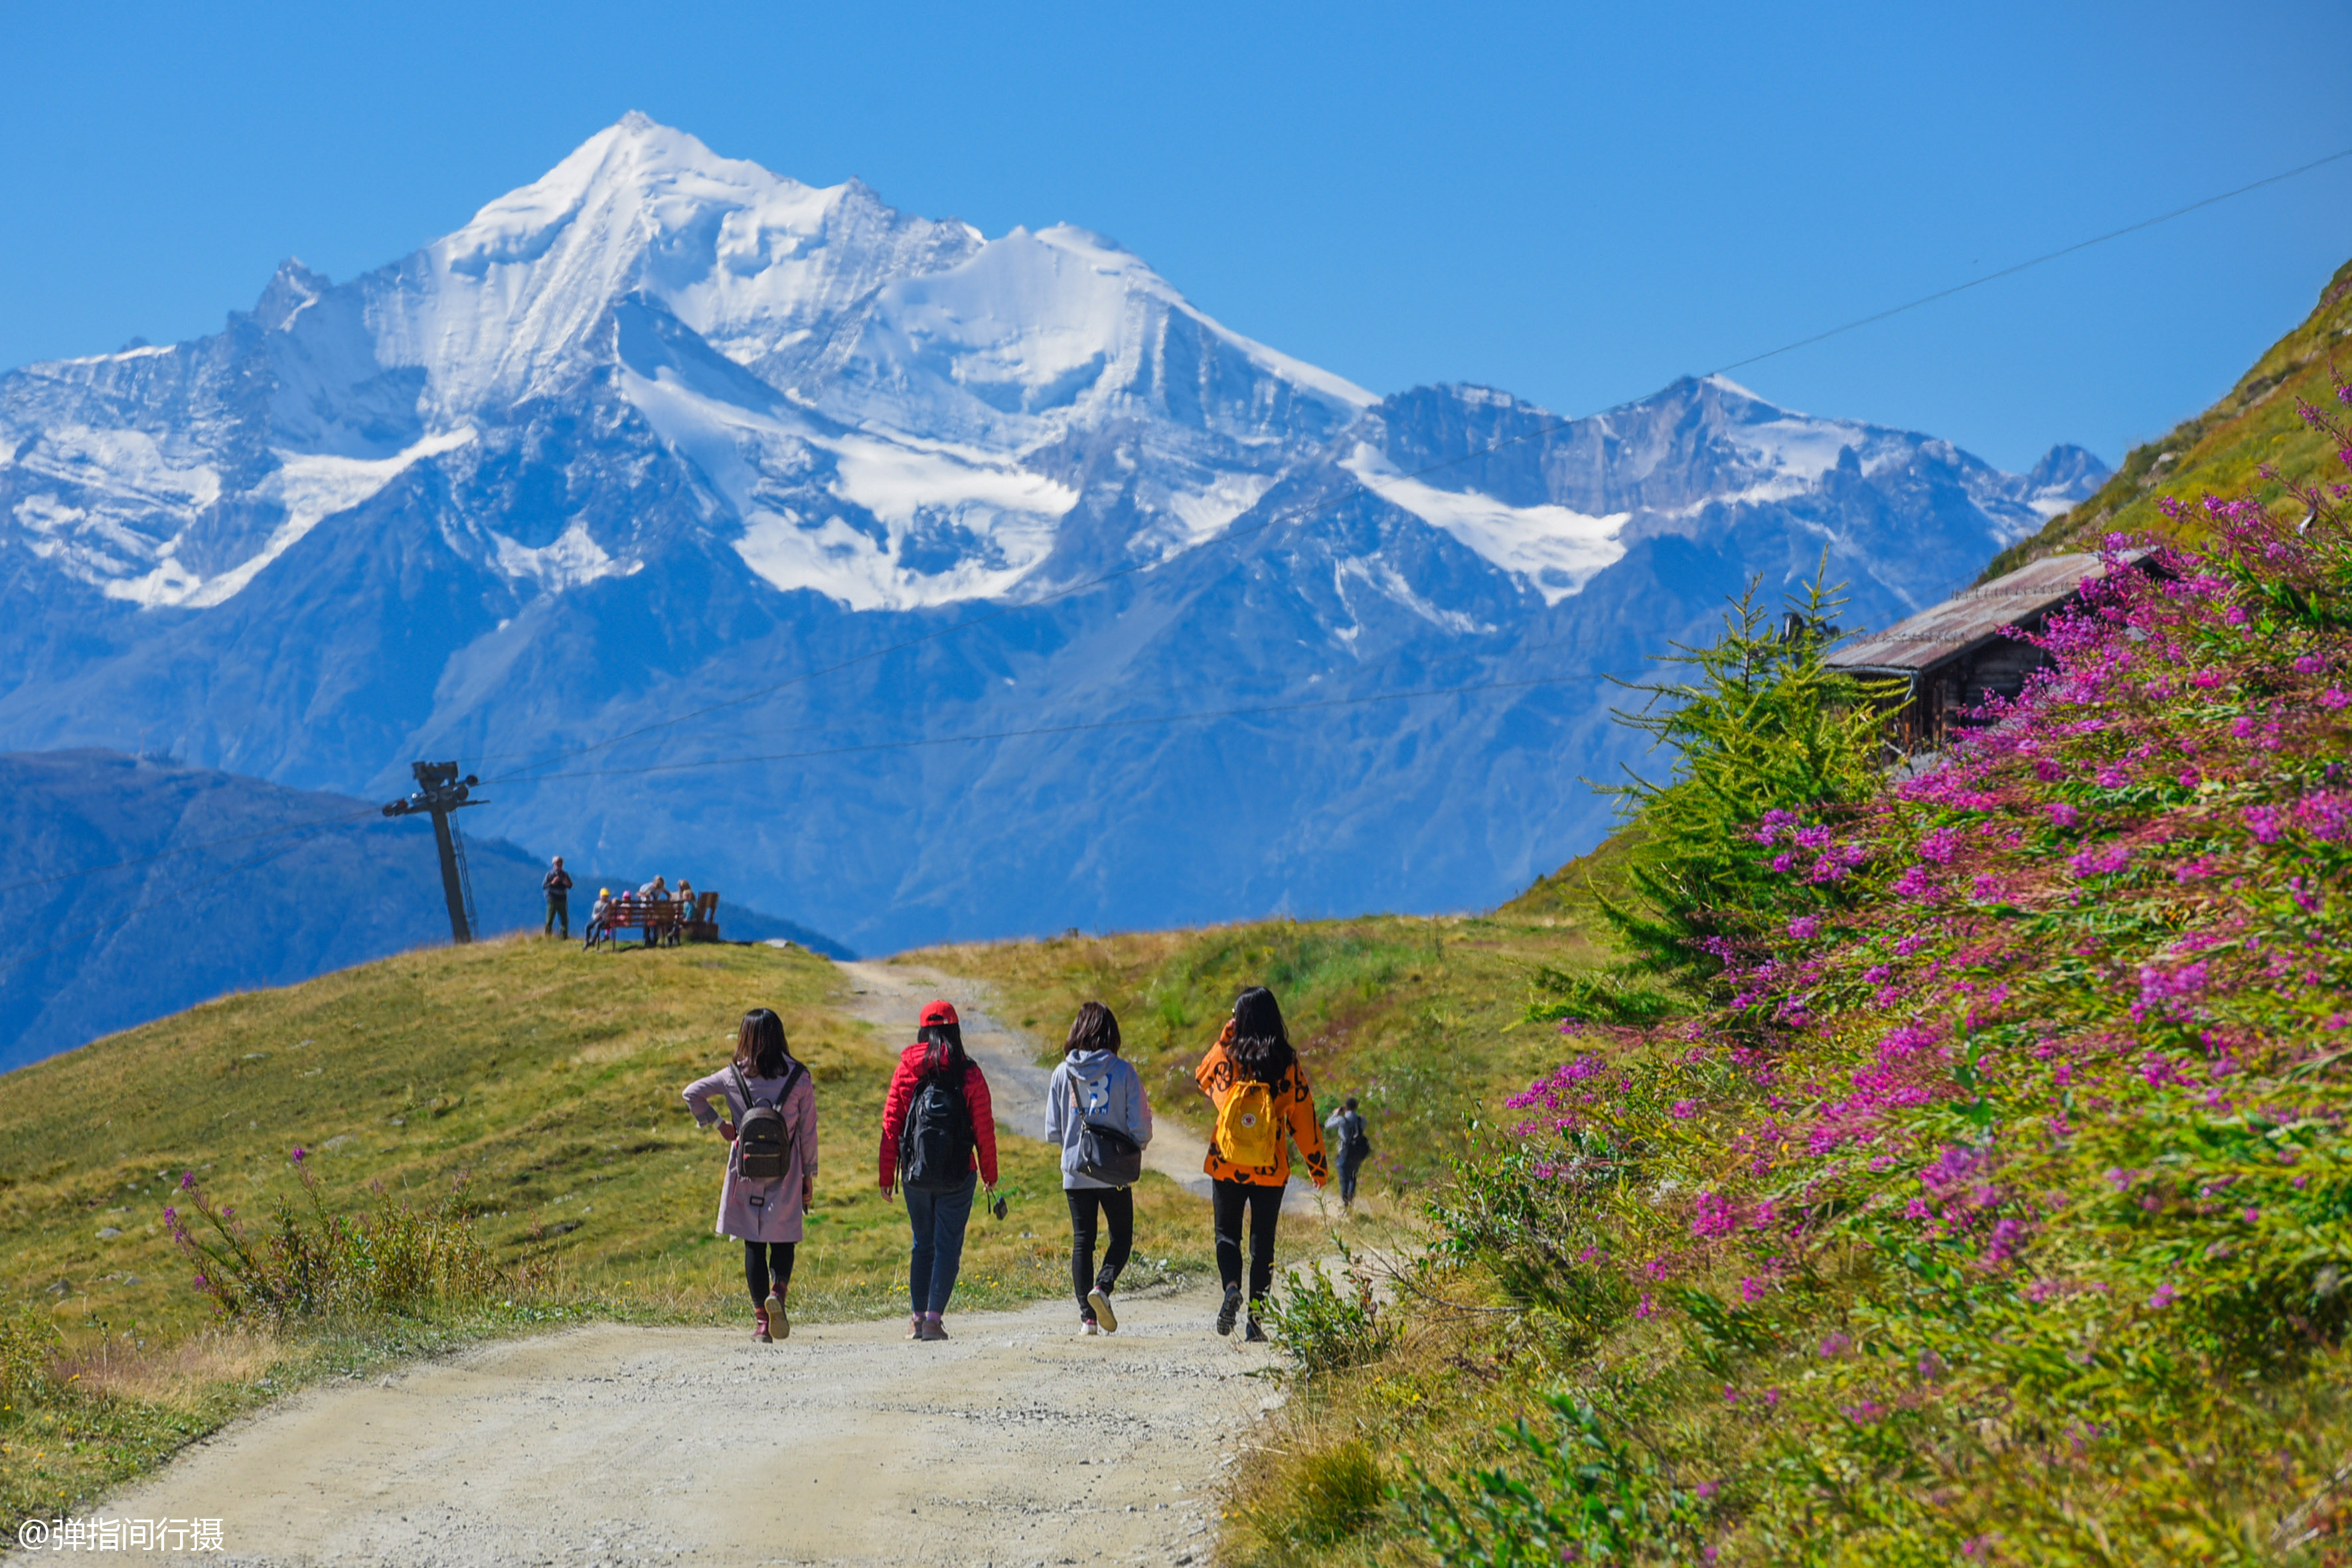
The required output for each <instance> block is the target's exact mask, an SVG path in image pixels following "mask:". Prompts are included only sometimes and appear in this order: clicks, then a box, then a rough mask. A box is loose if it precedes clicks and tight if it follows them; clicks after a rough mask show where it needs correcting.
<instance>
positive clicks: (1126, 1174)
mask: <svg viewBox="0 0 2352 1568" xmlns="http://www.w3.org/2000/svg"><path fill="white" fill-rule="evenodd" d="M1069 1085H1070V1114H1071V1115H1073V1116H1075V1117H1076V1118H1077V1119H1078V1174H1079V1175H1081V1176H1085V1177H1087V1178H1088V1179H1089V1180H1091V1181H1097V1182H1108V1183H1109V1184H1111V1185H1112V1186H1114V1187H1131V1186H1133V1185H1134V1184H1136V1183H1138V1182H1139V1181H1141V1180H1142V1179H1143V1146H1142V1145H1141V1144H1139V1143H1138V1142H1136V1141H1135V1140H1134V1139H1132V1138H1130V1137H1129V1136H1128V1135H1127V1134H1126V1133H1125V1132H1123V1131H1120V1130H1119V1129H1118V1128H1116V1127H1105V1126H1102V1125H1100V1124H1099V1123H1097V1122H1094V1121H1087V1115H1086V1111H1085V1110H1084V1108H1082V1107H1081V1106H1080V1105H1079V1103H1078V1081H1077V1079H1075V1078H1073V1079H1070V1080H1069Z"/></svg>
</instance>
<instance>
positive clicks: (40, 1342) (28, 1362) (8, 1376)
mask: <svg viewBox="0 0 2352 1568" xmlns="http://www.w3.org/2000/svg"><path fill="white" fill-rule="evenodd" d="M57 1349H58V1331H57V1325H55V1324H54V1323H52V1322H50V1321H49V1320H48V1319H47V1317H46V1316H44V1315H43V1314H41V1313H40V1312H38V1311H37V1310H34V1309H33V1308H31V1307H19V1308H16V1310H13V1311H9V1312H5V1313H0V1404H5V1405H25V1404H29V1403H31V1402H32V1401H34V1400H37V1399H39V1398H41V1397H42V1396H43V1395H45V1394H47V1393H48V1392H49V1387H50V1376H49V1358H50V1357H51V1356H52V1355H54V1354H56V1353H57Z"/></svg>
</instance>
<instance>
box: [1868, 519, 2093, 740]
mask: <svg viewBox="0 0 2352 1568" xmlns="http://www.w3.org/2000/svg"><path fill="white" fill-rule="evenodd" d="M2134 558H2135V559H2136V558H2137V557H2136V556H2135V557H2134ZM2106 571H2107V568H2106V566H2105V563H2103V562H2102V561H2101V560H2100V558H2099V557H2098V556H2096V555H2089V554H2084V555H2052V556H2048V557H2046V558H2044V559H2042V560H2040V561H2036V562H2033V563H2031V564H2029V565H2025V566H2021V567H2019V568H2018V569H2017V570H2016V571H2014V572H2011V573H2010V574H2007V575H2006V576H2001V577H1996V578H1994V579H1993V580H1992V581H1991V582H1990V583H1985V584H1979V586H1977V587H1974V588H1970V589H1969V590H1968V591H1967V592H1965V593H1960V594H1955V595H1952V597H1950V598H1948V599H1947V600H1945V601H1944V602H1943V603H1942V604H1940V605H1935V606H1934V607H1932V608H1930V609H1925V610H1922V611H1920V612H1919V613H1918V614H1917V615H1916V616H1911V617H1910V618H1908V619H1907V620H1902V621H1897V622H1896V623H1895V625H1893V626H1889V627H1887V628H1886V629H1885V631H1883V632H1877V633H1874V634H1872V635H1870V636H1867V637H1858V638H1856V639H1855V640H1854V641H1853V642H1852V643H1849V644H1848V645H1846V646H1845V647H1842V648H1839V649H1838V650H1837V651H1836V652H1835V653H1832V655H1830V657H1829V658H1828V659H1827V660H1826V662H1827V663H1828V664H1829V666H1830V667H1831V668H1833V669H1839V670H1843V671H1844V672H1845V673H1846V674H1848V675H1853V676H1858V677H1861V678H1864V679H1874V680H1885V679H1900V680H1902V681H1903V682H1904V689H1903V691H1902V692H1901V693H1900V694H1898V696H1897V697H1896V699H1895V703H1894V705H1893V706H1892V707H1891V708H1890V709H1889V710H1888V713H1887V729H1888V731H1889V733H1888V739H1889V740H1890V741H1891V742H1894V743H1895V745H1896V746H1898V747H1900V748H1901V749H1902V750H1903V751H1905V752H1916V751H1922V750H1928V749H1932V748H1934V747H1937V746H1940V745H1942V744H1943V742H1944V738H1945V736H1946V735H1948V733H1949V732H1950V731H1952V730H1954V729H1956V728H1963V727H1966V726H1967V725H1968V724H1969V722H1970V721H1969V719H1968V718H1967V716H1966V715H1967V714H1968V711H1969V710H1971V709H1974V708H1977V707H1979V706H1981V705H1982V704H1983V702H1984V700H1985V699H1987V698H1988V697H1992V696H2000V697H2015V696H2016V695H2017V694H2018V692H2019V690H2020V689H2022V688H2023V687H2024V685H2025V678H2026V677H2027V676H2029V675H2031V674H2032V673H2033V672H2034V671H2035V670H2037V669H2040V668H2042V667H2043V666H2044V665H2046V664H2048V663H2049V662H2050V659H2049V656H2048V655H2046V654H2044V653H2043V652H2042V650H2041V649H2040V648H2038V647H2034V646H2033V645H2032V643H2030V642H2026V641H2024V640H2022V639H2021V638H2019V637H2012V636H2011V635H2010V632H2011V628H2015V629H2016V630H2018V631H2021V632H2034V631H2039V630H2040V629H2041V627H2042V623H2043V622H2044V621H2046V620H2048V619H2049V618H2050V615H2051V612H2052V611H2053V610H2057V609H2059V608H2061V607H2063V606H2064V605H2069V604H2072V603H2073V602H2074V597H2075V595H2077V594H2079V593H2080V592H2081V591H2082V587H2083V584H2084V583H2086V582H2090V581H2092V580H2094V579H2095V578H2098V577H2102V576H2105V574H2106Z"/></svg>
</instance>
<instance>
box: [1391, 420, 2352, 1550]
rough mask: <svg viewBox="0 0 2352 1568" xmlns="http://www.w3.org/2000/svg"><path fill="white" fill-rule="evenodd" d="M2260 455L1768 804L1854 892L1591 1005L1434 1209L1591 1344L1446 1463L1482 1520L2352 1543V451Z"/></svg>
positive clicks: (1471, 1525) (1753, 916)
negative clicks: (1625, 999) (1912, 735)
mask: <svg viewBox="0 0 2352 1568" xmlns="http://www.w3.org/2000/svg"><path fill="white" fill-rule="evenodd" d="M2337 397H2338V399H2339V401H2340V402H2342V403H2346V404H2352V386H2341V387H2339V388H2338V389H2337ZM2303 412H2304V417H2305V419H2306V420H2307V421H2309V422H2310V423H2311V424H2312V425H2314V426H2315V427H2317V428H2320V429H2322V430H2325V431H2326V432H2327V433H2328V434H2329V435H2331V436H2332V437H2334V438H2335V444H2336V447H2337V448H2338V449H2339V450H2340V451H2341V453H2342V457H2343V460H2344V462H2345V463H2346V464H2347V466H2352V433H2347V430H2346V428H2345V426H2344V425H2343V423H2342V416H2340V415H2338V414H2336V412H2335V411H2334V410H2329V409H2322V408H2317V407H2312V406H2308V405H2306V406H2305V408H2304V411H2303ZM2265 477H2266V478H2267V479H2270V480H2271V481H2272V482H2273V485H2274V486H2277V487H2278V488H2279V489H2287V490H2288V491H2289V492H2290V495H2289V499H2290V500H2291V501H2292V502H2293V503H2294V505H2293V514H2292V515H2282V513H2281V512H2280V511H2279V510H2267V509H2265V508H2264V507H2263V506H2262V505H2259V504H2257V503H2256V502H2255V501H2254V500H2251V499H2233V500H2223V499H2219V498H2211V499H2208V500H2206V501H2204V502H2203V503H2202V510H2203V516H2202V517H2201V518H2198V519H2189V520H2185V521H2196V522H2198V523H2200V524H2201V526H2202V531H2203V532H2204V535H2205V537H2206V538H2207V539H2208V541H2210V544H2209V547H2208V548H2207V549H2206V550H2205V551H2204V552H2202V553H2189V552H2177V551H2171V550H2160V551H2157V552H2150V553H2145V554H2143V553H2140V552H2136V551H2132V550H2129V549H2127V548H2126V546H2127V544H2128V543H2129V542H2127V541H2125V540H2123V539H2121V538H2119V537H2118V538H2114V539H2110V540H2109V541H2108V542H2107V546H2106V552H2105V565H2106V571H2105V575H2104V576H2103V577H2101V578H2099V579H2097V580H2095V581H2094V582H2092V583H2090V584H2086V585H2085V588H2084V592H2083V594H2082V595H2081V596H2080V602H2079V606H2078V607H2077V608H2076V609H2075V610H2074V611H2073V612H2072V613H2070V614H2067V615H2063V616H2059V617H2057V618H2056V619H2054V620H2053V623H2052V624H2050V625H2049V626H2048V627H2047V628H2046V630H2045V631H2044V632H2043V633H2042V635H2040V636H2039V637H2035V638H2033V639H2032V640H2034V641H2035V642H2037V643H2038V644H2039V645H2040V646H2041V647H2042V648H2044V649H2045V650H2046V651H2047V653H2048V654H2049V655H2050V658H2051V659H2052V660H2053V665H2052V668H2048V669H2046V670H2044V671H2043V672H2042V673H2041V674H2040V675H2038V676H2037V677H2035V678H2034V679H2032V681H2031V682H2030V683H2029V684H2028V687H2027V689H2025V690H2024V692H2023V693H2022V694H2021V696H2020V697H2019V699H2018V700H2016V701H2015V702H2014V703H2005V704H1996V705H1995V706H1994V708H1993V709H1992V710H1990V711H1987V712H1984V713H1981V714H1979V716H1978V717H1979V719H1980V720H1981V721H1983V722H1982V727H1980V728H1977V729H1973V730H1971V731H1968V732H1966V733H1964V734H1962V735H1961V736H1959V737H1958V738H1957V739H1956V740H1955V741H1954V742H1952V744H1951V745H1950V746H1949V747H1948V749H1947V750H1946V751H1945V752H1944V753H1943V755H1942V757H1941V758H1940V760H1939V761H1938V762H1937V763H1936V764H1935V765H1934V766H1932V768H1930V769H1929V770H1927V771H1925V772H1921V773H1916V776H1912V777H1910V778H1908V779H1906V780H1903V781H1902V782H1888V783H1885V784H1882V785H1881V786H1880V787H1879V788H1878V789H1877V790H1876V791H1874V793H1873V794H1872V795H1870V796H1869V798H1868V799H1867V800H1866V801H1865V802H1864V804H1862V805H1859V806H1857V807H1854V808H1853V809H1850V810H1843V811H1838V812H1835V813H1831V812H1819V813H1814V812H1807V811H1804V810H1789V809H1779V808H1776V809H1773V810H1770V811H1768V812H1764V813H1760V814H1759V815H1757V816H1754V817H1753V818H1752V819H1750V820H1748V821H1746V822H1743V823H1741V824H1739V825H1738V826H1737V828H1736V829H1734V831H1737V832H1738V833H1740V834H1743V835H1745V837H1746V840H1747V843H1748V845H1750V846H1752V847H1754V849H1755V850H1756V852H1757V853H1758V854H1759V855H1761V856H1763V857H1764V861H1763V863H1764V864H1766V865H1767V866H1769V868H1771V869H1772V872H1773V874H1774V875H1775V876H1777V877H1778V878H1780V879H1782V882H1783V883H1784V884H1786V888H1787V889H1806V888H1809V887H1811V884H1813V882H1814V879H1817V878H1819V877H1820V876H1821V875H1822V871H1821V868H1822V867H1823V866H1824V865H1828V866H1831V867H1832V868H1843V869H1842V870H1841V873H1840V877H1839V879H1838V883H1839V885H1840V886H1841V887H1842V888H1851V889H1855V893H1854V896H1853V897H1852V898H1851V899H1850V900H1847V901H1844V902H1843V903H1841V902H1838V901H1833V900H1816V899H1813V898H1811V895H1810V893H1807V894H1804V895H1803V896H1801V897H1800V896H1797V895H1794V894H1791V893H1790V892H1789V891H1787V890H1786V889H1783V890H1782V891H1780V892H1772V891H1769V890H1768V892H1767V893H1766V895H1765V896H1763V897H1760V898H1756V899H1752V900H1748V901H1747V902H1745V903H1744V904H1743V905H1742V906H1741V907H1739V908H1736V909H1732V910H1726V911H1724V912H1723V913H1722V915H1721V916H1720V917H1719V918H1718V919H1717V921H1716V922H1715V923H1716V924H1717V926H1718V927H1719V928H1722V929H1727V930H1754V929H1756V928H1757V927H1758V926H1759V923H1761V922H1762V921H1766V920H1768V919H1769V920H1770V921H1775V922H1777V931H1776V933H1775V934H1774V937H1773V940H1771V941H1769V942H1759V943H1756V944H1754V945H1753V946H1752V947H1748V948H1745V949H1742V950H1739V951H1732V950H1728V949H1727V950H1723V951H1721V952H1716V953H1712V954H1711V956H1716V957H1717V958H1719V960H1720V961H1721V963H1722V968H1721V971H1720V973H1719V975H1718V976H1717V980H1718V983H1719V984H1718V993H1719V994H1718V996H1717V1002H1716V1005H1713V1006H1712V1007H1711V1008H1710V1009H1709V1010H1707V1011H1706V1012H1704V1013H1702V1014H1700V1015H1698V1016H1695V1017H1692V1018H1686V1019H1683V1020H1677V1021H1670V1022H1666V1023H1664V1024H1660V1025H1656V1026H1651V1027H1649V1028H1646V1029H1635V1028H1632V1027H1622V1028H1616V1029H1594V1028H1591V1027H1587V1026H1580V1025H1577V1024H1574V1023H1567V1024H1563V1025H1562V1026H1561V1031H1562V1033H1563V1034H1565V1035H1568V1036H1570V1037H1571V1039H1573V1040H1574V1042H1575V1045H1574V1047H1573V1054H1571V1055H1570V1057H1569V1058H1568V1059H1567V1060H1566V1061H1564V1062H1563V1063H1562V1064H1561V1065H1560V1066H1559V1068H1557V1069H1556V1070H1555V1071H1553V1072H1551V1073H1550V1074H1549V1075H1547V1076H1546V1077H1544V1078H1542V1079H1538V1081H1537V1082H1535V1083H1534V1084H1532V1085H1530V1086H1529V1088H1528V1090H1527V1091H1526V1092H1525V1093H1524V1094H1522V1095H1520V1096H1518V1097H1517V1098H1516V1099H1515V1100H1513V1101H1512V1102H1511V1103H1512V1104H1513V1105H1514V1107H1515V1108H1517V1110H1518V1111H1519V1112H1520V1113H1521V1114H1522V1115H1523V1116H1524V1117H1525V1118H1526V1120H1525V1121H1524V1122H1523V1123H1522V1124H1521V1125H1520V1126H1519V1128H1518V1134H1519V1146H1518V1147H1517V1149H1516V1150H1515V1151H1514V1152H1511V1153H1509V1154H1508V1155H1507V1156H1505V1157H1504V1158H1503V1159H1501V1160H1500V1161H1499V1162H1496V1163H1490V1164H1488V1165H1486V1166H1484V1167H1480V1168H1477V1169H1475V1170H1467V1171H1465V1173H1464V1177H1463V1180H1462V1181H1461V1182H1460V1183H1459V1184H1458V1185H1457V1187H1456V1189H1455V1191H1454V1194H1453V1195H1452V1196H1451V1197H1450V1198H1448V1199H1445V1200H1443V1201H1442V1202H1441V1205H1440V1206H1439V1210H1438V1216H1439V1218H1440V1219H1441V1220H1442V1221H1444V1223H1445V1225H1446V1226H1448V1228H1449V1231H1450V1233H1451V1235H1452V1237H1453V1241H1454V1247H1455V1248H1456V1250H1457V1251H1459V1252H1466V1253H1475V1254H1478V1255H1480V1256H1482V1257H1483V1258H1486V1260H1487V1261H1489V1262H1490V1263H1493V1264H1495V1265H1496V1267H1497V1272H1498V1274H1499V1276H1500V1278H1501V1279H1502V1281H1503V1283H1504V1286H1505V1288H1506V1289H1508V1290H1511V1291H1512V1292H1513V1293H1515V1294H1517V1295H1518V1296H1520V1297H1521V1298H1522V1299H1524V1300H1527V1301H1528V1304H1529V1305H1530V1306H1531V1307H1534V1308H1538V1309H1543V1310H1549V1311H1551V1312H1554V1313H1556V1314H1558V1315H1559V1318H1560V1319H1561V1320H1563V1321H1567V1322H1568V1323H1569V1325H1570V1329H1571V1330H1572V1331H1573V1332H1572V1338H1574V1339H1575V1341H1576V1342H1577V1343H1578V1344H1580V1345H1581V1346H1583V1347H1584V1349H1583V1352H1582V1353H1583V1355H1584V1357H1585V1359H1584V1361H1583V1362H1582V1363H1580V1364H1581V1365H1582V1368H1583V1371H1582V1372H1581V1373H1580V1374H1579V1378H1578V1381H1579V1383H1580V1390H1579V1392H1578V1393H1577V1394H1576V1395H1575V1397H1574V1399H1573V1400H1572V1401H1570V1400H1567V1399H1563V1400H1561V1401H1559V1402H1557V1403H1556V1410H1557V1412H1558V1416H1557V1423H1556V1426H1557V1430H1556V1431H1553V1432H1547V1431H1538V1430H1531V1429H1529V1428H1528V1427H1526V1426H1521V1427H1520V1428H1518V1429H1517V1431H1515V1432H1514V1433H1513V1434H1511V1435H1510V1441H1509V1444H1508V1445H1507V1447H1508V1448H1509V1450H1510V1455H1511V1457H1510V1458H1508V1459H1507V1462H1506V1463H1505V1464H1504V1465H1503V1466H1501V1467H1499V1468H1495V1469H1492V1470H1473V1471H1470V1472H1467V1473H1465V1474H1462V1475H1458V1476H1456V1477H1454V1479H1453V1480H1452V1481H1451V1482H1450V1483H1444V1484H1440V1483H1436V1482H1432V1481H1428V1480H1426V1479H1423V1480H1422V1481H1420V1483H1419V1485H1418V1488H1417V1493H1418V1495H1417V1497H1415V1496H1408V1497H1407V1498H1406V1503H1407V1509H1408V1511H1409V1512H1411V1513H1412V1515H1413V1516H1414V1517H1415V1518H1416V1519H1417V1521H1419V1524H1420V1527H1421V1529H1422V1530H1423V1531H1424V1532H1425V1533H1426V1534H1427V1536H1428V1538H1429V1540H1430V1542H1431V1543H1432V1545H1433V1546H1434V1547H1435V1549H1436V1550H1437V1552H1438V1555H1439V1556H1440V1557H1441V1558H1442V1559H1444V1561H1447V1562H1449V1563H1535V1562H1538V1561H1542V1562H1545V1563H1559V1562H1577V1561H1610V1562H1667V1561H1677V1562H1678V1561H1707V1562H1723V1563H1760V1562H1773V1563H1987V1562H1990V1563H2028V1562H2031V1563H2254V1562H2264V1563H2275V1562H2310V1563H2323V1562H2325V1563H2342V1562H2347V1561H2352V1556H2347V1546H2346V1544H2345V1539H2344V1536H2343V1535H2342V1534H2341V1533H2339V1532H2340V1531H2344V1530H2346V1529H2347V1526H2352V1401H2347V1397H2346V1394H2345V1392H2344V1391H2345V1390H2346V1388H2347V1378H2352V1356H2347V1351H2346V1347H2345V1334H2346V1330H2347V1325H2352V1133H2348V1132H2347V1121H2352V528H2347V517H2346V511H2345V506H2344V503H2345V500H2346V497H2347V491H2352V487H2347V485H2345V484H2342V483H2336V484H2331V485H2326V486H2323V487H2315V488H2311V489H2299V488H2294V487H2287V486H2284V485H2283V484H2281V483H2280V481H2278V479H2277V477H2276V476H2275V475H2266V476H2265ZM2274 493H2275V492H2274ZM2274 504H2275V503H2274ZM1792 909H1793V910H1794V912H1791V910H1792ZM1636 1517H1639V1518H1641V1519H1645V1520H1649V1521H1654V1528H1648V1529H1645V1530H1643V1531H1631V1532H1629V1531H1627V1530H1626V1529H1625V1528H1624V1522H1625V1521H1627V1520H1628V1519H1633V1518H1636Z"/></svg>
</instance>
